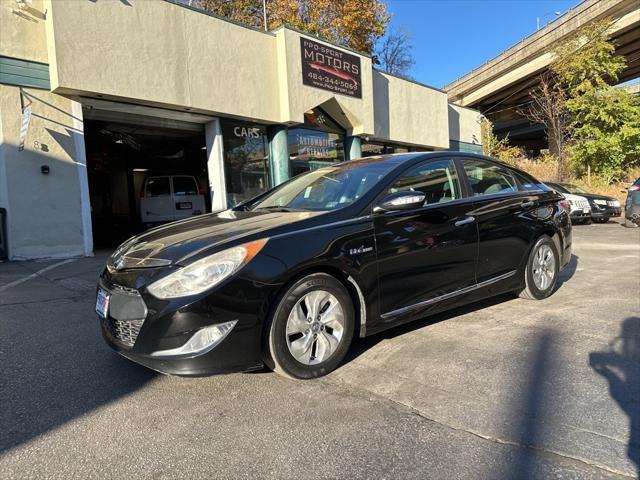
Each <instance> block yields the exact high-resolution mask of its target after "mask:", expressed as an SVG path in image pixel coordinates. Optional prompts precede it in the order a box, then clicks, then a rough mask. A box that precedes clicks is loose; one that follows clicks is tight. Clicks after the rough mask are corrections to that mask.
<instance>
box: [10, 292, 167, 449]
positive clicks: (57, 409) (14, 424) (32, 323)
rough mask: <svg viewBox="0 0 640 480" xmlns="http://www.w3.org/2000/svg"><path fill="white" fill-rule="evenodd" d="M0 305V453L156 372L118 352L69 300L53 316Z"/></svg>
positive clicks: (78, 305)
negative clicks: (105, 342)
mask: <svg viewBox="0 0 640 480" xmlns="http://www.w3.org/2000/svg"><path fill="white" fill-rule="evenodd" d="M8 308H9V307H6V306H5V307H3V310H0V313H1V314H2V315H0V332H1V334H0V341H1V343H0V378H1V383H2V386H1V387H0V405H1V409H0V432H2V434H1V435H0V453H2V452H6V451H7V450H9V449H12V448H14V447H17V446H19V445H21V444H23V443H25V442H28V441H30V440H32V439H34V438H35V437H38V436H41V435H43V434H46V433H47V432H49V431H52V430H54V429H56V428H58V427H61V426H63V425H64V424H66V423H67V422H70V421H73V420H75V419H78V418H80V417H82V416H83V415H86V414H89V413H91V412H92V411H95V410H96V409H99V408H100V407H103V406H105V405H108V404H109V403H111V402H113V401H116V400H118V399H119V398H122V397H124V396H126V395H129V394H131V393H133V392H135V391H136V390H138V389H140V388H141V387H143V386H144V385H145V384H146V383H148V382H149V381H150V380H152V379H153V378H154V377H155V376H156V375H157V374H156V373H154V372H152V371H151V370H148V369H146V368H144V367H141V366H139V365H137V364H134V363H132V362H130V361H128V360H125V359H124V358H122V357H120V356H119V355H117V354H116V353H114V352H113V351H111V349H109V347H107V346H106V345H105V344H104V342H103V341H102V338H101V336H100V330H99V327H98V321H97V319H96V316H95V315H94V314H93V312H92V308H91V307H88V308H87V306H86V305H85V304H84V302H76V301H73V300H70V301H67V303H65V304H64V305H62V306H56V307H55V309H56V310H53V308H54V307H53V306H49V307H48V308H50V309H51V310H50V312H51V311H58V312H60V311H63V312H64V314H62V315H60V314H55V315H52V314H51V313H48V312H46V311H45V312H39V313H38V312H36V311H35V310H34V309H31V308H33V307H32V305H28V304H23V305H19V306H16V307H14V308H13V309H12V310H9V309H8Z"/></svg>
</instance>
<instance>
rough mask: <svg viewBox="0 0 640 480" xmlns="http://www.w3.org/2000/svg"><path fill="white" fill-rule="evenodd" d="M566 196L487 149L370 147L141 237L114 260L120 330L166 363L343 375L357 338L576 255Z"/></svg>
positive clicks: (128, 352)
mask: <svg viewBox="0 0 640 480" xmlns="http://www.w3.org/2000/svg"><path fill="white" fill-rule="evenodd" d="M561 201H562V196H561V195H559V194H557V193H555V192H553V191H552V190H550V189H549V188H548V187H546V186H545V185H544V184H542V183H540V182H539V181H537V180H535V179H533V178H532V177H530V176H529V175H527V174H526V173H524V172H521V171H518V170H515V169H512V168H509V167H506V166H505V165H502V164H500V163H498V162H495V161H493V160H491V159H488V158H485V157H481V156H478V155H472V154H464V153H457V152H456V153H452V152H438V153H409V154H400V155H390V156H380V157H370V158H367V159H361V160H353V161H350V162H345V163H341V164H337V165H334V166H330V167H326V168H321V169H318V170H313V171H310V172H307V173H305V174H302V175H300V176H298V177H295V178H293V179H291V180H289V181H288V182H286V183H284V184H282V185H280V186H278V187H276V188H274V189H272V190H270V191H267V192H265V193H264V194H262V195H260V196H259V197H256V198H254V199H253V200H250V201H248V202H246V203H244V204H241V205H239V206H237V207H235V208H233V209H230V210H226V211H223V212H220V213H213V214H209V215H202V216H199V217H197V218H193V219H189V220H183V221H180V222H176V223H172V224H169V225H165V226H161V227H158V228H155V229H153V230H149V231H148V232H145V233H143V234H141V235H139V236H137V237H134V238H132V239H130V240H128V241H127V242H125V243H124V244H123V245H121V246H120V247H119V248H118V250H117V251H116V252H115V253H114V254H113V255H112V256H111V257H110V258H109V259H108V261H107V265H106V269H105V270H104V272H103V273H102V275H101V277H100V280H99V284H98V290H97V300H96V311H97V313H98V315H99V318H100V320H101V322H100V323H101V327H102V333H103V335H104V338H105V339H106V341H107V342H108V343H109V345H111V346H112V347H113V348H114V349H115V350H117V351H118V352H119V353H121V354H122V355H124V356H125V357H127V358H129V359H131V360H133V361H135V362H139V363H141V364H143V365H146V366H147V367H150V368H152V369H155V370H158V371H160V372H163V373H169V374H176V375H207V374H213V373H220V372H231V371H247V370H251V369H257V368H262V367H263V365H267V366H268V367H270V368H272V369H274V370H276V371H277V372H279V373H282V374H284V375H287V376H290V377H294V378H313V377H318V376H321V375H324V374H327V373H329V372H330V371H332V370H333V369H335V368H336V367H337V366H338V365H339V364H340V362H341V361H342V359H343V358H344V356H345V354H346V353H347V350H348V349H349V346H350V344H351V341H352V339H353V337H354V336H360V337H364V336H367V335H372V334H375V333H377V332H380V331H382V330H385V329H387V328H390V327H393V326H395V325H399V324H402V323H405V322H409V321H411V320H415V319H419V318H422V317H424V316H425V315H428V314H433V313H436V312H440V311H443V310H446V309H450V308H452V307H455V306H458V305H461V304H465V303H469V302H473V301H476V300H479V299H482V298H485V297H489V296H493V295H498V294H501V293H503V292H511V291H513V292H518V293H519V294H520V295H521V296H523V297H526V298H531V299H544V298H546V297H548V296H549V295H551V293H552V292H553V290H554V288H555V285H556V281H557V279H558V272H559V270H560V269H561V268H562V267H563V266H564V265H566V264H567V263H568V261H569V258H570V256H571V222H570V220H569V216H568V215H567V213H566V212H565V210H564V209H563V208H562V206H561V205H560V202H561Z"/></svg>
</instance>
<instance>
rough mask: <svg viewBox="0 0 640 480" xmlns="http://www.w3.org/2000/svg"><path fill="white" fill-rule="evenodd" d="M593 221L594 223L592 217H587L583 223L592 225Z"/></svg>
mask: <svg viewBox="0 0 640 480" xmlns="http://www.w3.org/2000/svg"><path fill="white" fill-rule="evenodd" d="M592 223H593V220H591V218H587V219H585V220H584V221H583V222H582V224H583V225H591V224H592Z"/></svg>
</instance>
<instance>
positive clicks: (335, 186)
mask: <svg viewBox="0 0 640 480" xmlns="http://www.w3.org/2000/svg"><path fill="white" fill-rule="evenodd" d="M392 167H393V164H392V163H391V162H385V161H381V159H380V158H379V157H376V158H375V159H374V158H373V157H372V158H368V159H366V160H358V161H353V162H347V163H344V164H339V165H332V166H330V167H324V168H320V169H318V170H312V171H310V172H307V173H304V174H302V175H300V176H298V177H295V178H293V179H291V180H289V181H288V182H286V183H284V184H282V185H281V186H280V187H279V188H277V189H275V190H274V191H273V192H271V193H270V194H268V195H267V196H266V197H264V198H261V199H260V200H259V201H257V202H256V203H254V204H252V205H248V207H249V209H251V210H259V209H281V210H335V209H338V208H342V207H346V206H347V205H350V204H352V203H353V202H355V201H356V200H358V199H359V198H361V197H362V196H363V195H364V194H365V193H367V192H368V191H369V190H370V189H371V188H372V187H373V186H374V185H375V184H376V183H377V182H378V181H379V180H380V179H381V178H382V177H383V176H384V175H385V174H386V173H387V172H388V171H389V170H390V169H391V168H392Z"/></svg>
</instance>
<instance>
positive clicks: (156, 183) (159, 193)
mask: <svg viewBox="0 0 640 480" xmlns="http://www.w3.org/2000/svg"><path fill="white" fill-rule="evenodd" d="M165 195H167V196H168V195H171V190H170V188H169V177H152V178H149V179H147V188H146V193H145V196H146V197H163V196H165Z"/></svg>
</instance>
